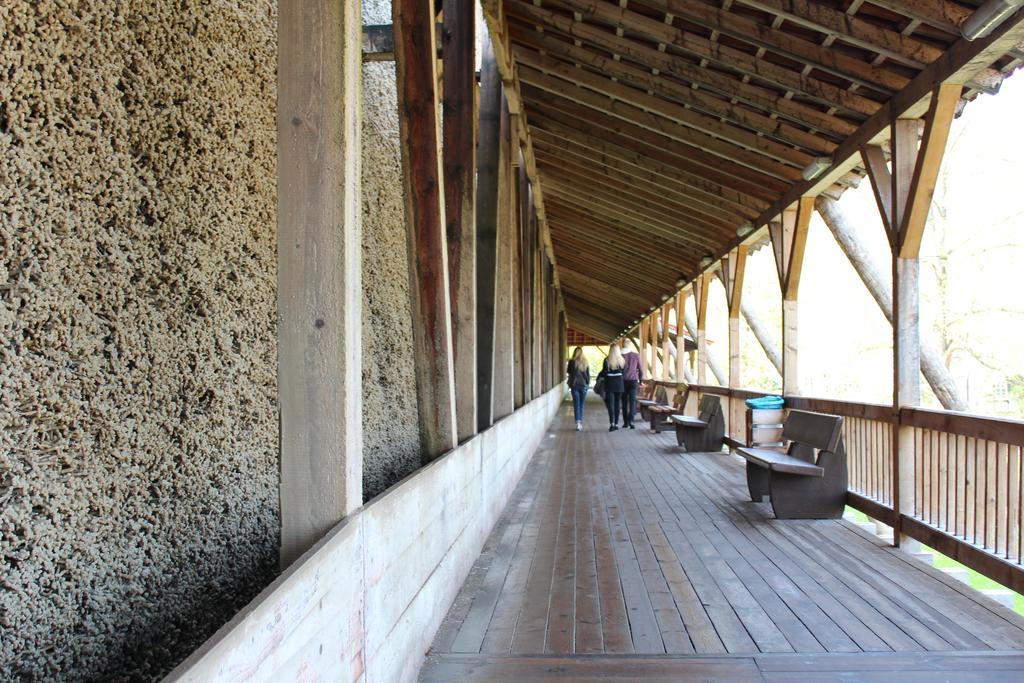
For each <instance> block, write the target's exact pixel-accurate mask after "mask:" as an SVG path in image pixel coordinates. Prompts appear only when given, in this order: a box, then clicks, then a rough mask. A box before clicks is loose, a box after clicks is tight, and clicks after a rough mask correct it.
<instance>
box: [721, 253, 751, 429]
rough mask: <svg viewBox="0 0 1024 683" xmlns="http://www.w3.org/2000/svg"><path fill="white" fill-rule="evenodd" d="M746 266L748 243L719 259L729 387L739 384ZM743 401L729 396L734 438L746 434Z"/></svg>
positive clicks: (738, 386)
mask: <svg viewBox="0 0 1024 683" xmlns="http://www.w3.org/2000/svg"><path fill="white" fill-rule="evenodd" d="M746 269H747V245H745V244H741V245H739V246H738V247H736V248H735V249H733V250H732V251H731V252H729V254H727V255H726V256H725V258H723V259H722V268H721V271H720V272H721V276H722V285H723V286H724V288H725V298H726V305H727V306H728V308H729V388H730V389H739V388H741V386H742V374H743V373H742V370H743V368H742V367H741V365H740V304H741V302H742V300H743V278H744V275H745V273H746ZM746 413H747V411H746V405H745V404H744V402H743V400H742V399H739V398H732V397H730V398H729V434H730V436H732V438H734V439H736V440H737V441H743V440H744V439H745V437H746Z"/></svg>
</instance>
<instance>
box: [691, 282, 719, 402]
mask: <svg viewBox="0 0 1024 683" xmlns="http://www.w3.org/2000/svg"><path fill="white" fill-rule="evenodd" d="M710 288H711V273H708V272H704V273H701V274H700V275H699V276H698V277H697V279H696V280H694V281H693V302H694V304H695V305H696V308H697V339H696V341H697V384H707V379H708V376H707V366H708V346H707V335H706V332H705V330H706V329H707V322H708V290H709V289H710ZM719 382H721V378H719Z"/></svg>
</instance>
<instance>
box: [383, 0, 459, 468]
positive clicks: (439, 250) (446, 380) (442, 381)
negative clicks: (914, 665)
mask: <svg viewBox="0 0 1024 683" xmlns="http://www.w3.org/2000/svg"><path fill="white" fill-rule="evenodd" d="M391 12H392V16H393V23H394V35H395V69H396V77H397V85H398V121H399V128H400V134H401V148H402V180H403V188H404V193H405V220H406V226H407V231H408V234H409V274H410V277H409V280H410V295H411V296H410V298H411V304H412V306H411V308H412V321H413V338H414V343H415V354H414V356H415V359H416V388H417V396H418V399H419V400H418V403H419V415H420V441H421V444H422V453H421V456H422V459H423V461H424V462H429V461H431V460H433V459H435V458H437V457H439V456H440V455H442V454H444V453H445V452H447V451H449V450H451V449H452V448H453V447H454V446H455V443H456V432H455V376H454V370H453V362H452V338H451V322H452V320H451V307H450V304H449V302H450V297H449V294H448V247H447V242H446V239H445V220H444V202H443V201H442V197H443V179H442V174H441V149H440V145H441V140H440V128H439V123H440V122H439V120H438V97H437V59H436V55H437V44H436V31H435V30H434V8H433V3H432V2H430V1H429V0H394V2H393V3H392V6H391Z"/></svg>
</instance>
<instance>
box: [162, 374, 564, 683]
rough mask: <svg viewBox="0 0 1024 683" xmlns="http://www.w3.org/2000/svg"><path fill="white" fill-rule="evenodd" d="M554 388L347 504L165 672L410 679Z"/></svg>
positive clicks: (557, 399) (174, 675) (505, 496)
mask: <svg viewBox="0 0 1024 683" xmlns="http://www.w3.org/2000/svg"><path fill="white" fill-rule="evenodd" d="M562 395H563V387H562V386H561V385H559V386H558V387H556V388H554V389H552V390H550V391H548V392H547V393H546V394H543V395H542V396H541V397H539V398H537V399H535V400H533V401H531V402H530V403H528V404H526V405H525V406H523V407H521V408H520V409H519V410H517V411H515V412H514V413H512V414H511V415H509V416H508V417H506V418H504V419H502V420H500V421H499V422H497V423H496V424H495V425H494V426H493V427H491V428H490V429H488V430H487V431H485V432H483V433H481V434H479V435H477V436H475V437H474V438H472V439H470V440H469V441H467V442H466V443H464V444H462V445H461V446H459V447H458V448H456V449H455V450H453V451H451V452H450V453H448V454H447V455H445V456H443V457H442V458H440V459H438V460H436V461H434V462H433V463H431V464H430V465H428V466H427V467H424V468H423V469H421V470H419V471H417V472H415V473H414V474H412V475H410V476H409V477H407V478H405V479H404V480H402V481H401V482H399V483H398V484H396V485H395V486H393V487H392V488H391V489H389V490H388V491H386V492H385V493H383V494H382V495H381V496H379V497H378V498H375V499H374V500H372V501H371V502H370V503H369V504H367V505H366V506H364V507H362V508H360V509H359V510H357V511H356V512H354V513H353V514H352V515H351V516H349V517H348V518H347V519H346V520H345V521H344V522H342V523H341V524H339V525H338V526H337V527H335V528H334V529H333V530H332V531H331V532H330V533H329V534H328V535H327V536H326V537H325V538H324V539H322V540H321V541H320V542H319V543H317V545H315V546H314V547H313V548H311V549H310V550H309V552H307V553H306V554H305V555H303V556H302V557H301V558H300V559H299V560H298V561H296V562H295V563H294V564H293V565H292V566H291V567H289V568H288V570H287V571H286V572H284V573H283V574H282V575H281V576H280V577H278V579H277V580H276V581H274V583H272V584H271V585H270V586H269V587H267V588H266V589H265V590H264V591H263V592H262V593H261V594H260V595H259V596H258V597H257V598H256V599H255V600H253V601H252V602H251V603H250V604H249V605H248V606H246V607H245V609H243V610H242V611H241V612H240V613H239V614H237V615H236V616H235V618H234V619H232V620H231V622H229V623H228V624H226V625H225V626H224V627H223V628H221V629H220V630H219V631H218V632H217V633H216V634H215V635H214V636H213V637H212V638H211V639H210V640H209V641H207V642H206V643H205V644H203V646H202V647H200V648H199V649H198V650H197V651H196V652H195V653H193V654H192V656H191V657H189V658H188V659H187V660H185V661H184V662H183V663H182V664H181V665H180V666H178V667H177V668H176V669H175V670H174V671H172V672H171V674H170V675H169V676H168V678H167V679H166V680H169V681H203V682H204V683H206V682H210V681H235V680H252V681H269V680H285V679H295V680H298V679H299V678H300V677H301V678H303V679H312V678H319V679H321V680H330V681H385V682H388V683H391V682H392V681H413V680H415V678H416V676H417V674H418V672H419V669H420V666H421V665H422V663H423V653H425V652H426V651H427V649H428V648H429V647H430V643H431V641H432V640H433V637H434V634H435V633H436V632H437V629H438V628H439V627H440V625H441V621H442V620H443V619H444V616H445V614H446V613H447V611H448V608H449V607H450V606H451V604H452V602H453V601H454V600H455V596H456V595H457V594H458V591H459V588H460V587H461V585H462V582H463V581H464V580H465V578H466V576H467V575H468V574H469V570H470V568H471V567H472V566H473V562H474V561H475V560H476V558H477V556H478V555H479V553H480V551H481V550H482V548H483V545H484V541H485V540H486V539H487V536H488V534H489V533H490V532H491V529H492V528H493V527H494V524H495V523H496V522H497V520H498V517H499V516H500V515H501V512H502V510H503V509H504V507H505V505H506V504H507V503H508V500H509V498H510V497H511V495H512V491H513V490H514V489H515V487H516V484H518V482H519V480H520V478H521V477H522V474H523V472H524V471H525V469H526V465H527V463H528V462H529V460H530V457H531V456H532V454H533V453H534V451H535V450H536V449H537V447H538V446H539V445H540V443H541V441H542V439H543V438H544V435H545V433H546V431H547V427H548V425H549V424H550V422H551V419H552V417H553V416H554V414H555V412H556V410H557V409H558V405H559V404H560V403H561V401H562Z"/></svg>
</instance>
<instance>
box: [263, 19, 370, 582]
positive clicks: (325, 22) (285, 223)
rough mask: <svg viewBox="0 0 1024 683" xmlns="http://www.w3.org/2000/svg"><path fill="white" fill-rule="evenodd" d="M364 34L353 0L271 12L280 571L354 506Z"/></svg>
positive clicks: (358, 444)
mask: <svg viewBox="0 0 1024 683" xmlns="http://www.w3.org/2000/svg"><path fill="white" fill-rule="evenodd" d="M361 36H362V31H361V21H360V6H359V3H358V2H354V1H353V0H342V1H341V2H334V1H331V2H327V1H325V0H311V1H310V2H305V3H288V4H285V5H282V6H281V8H280V11H279V14H278V42H277V45H278V72H277V136H278V137H277V140H278V163H277V197H278V200H277V201H278V208H277V230H278V240H277V250H278V251H277V260H278V268H277V297H278V298H277V306H278V324H277V331H278V345H277V349H278V368H277V382H278V401H279V410H280V449H281V456H280V457H281V485H280V486H281V488H280V505H281V554H280V562H281V566H282V567H286V566H288V565H289V564H291V562H292V561H294V560H295V558H297V557H298V556H299V555H301V554H302V553H303V552H305V551H306V550H307V549H309V547H310V546H312V545H313V544H314V543H315V542H316V541H317V540H318V539H319V538H321V537H322V536H323V535H324V534H325V533H326V532H327V531H328V530H329V529H330V528H331V527H333V526H334V525H335V524H337V523H338V522H339V521H340V520H341V519H342V518H343V517H344V516H345V515H346V514H348V513H349V512H351V511H352V510H354V509H356V508H357V507H359V506H360V505H362V502H363V500H362V499H363V492H362V483H363V472H362V464H363V453H362V451H363V444H362V342H361V329H362V320H361V318H362V283H361V277H362V276H361V267H362V266H361V254H362V245H361V241H362V237H361V230H362V228H361V225H362V224H361V216H362V201H361V196H360V192H361V183H360V173H361V167H360V161H361V139H360V133H359V131H360V127H361V126H360V117H361V112H362V90H361V79H362V75H361V73H360V69H361V56H360V55H361Z"/></svg>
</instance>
